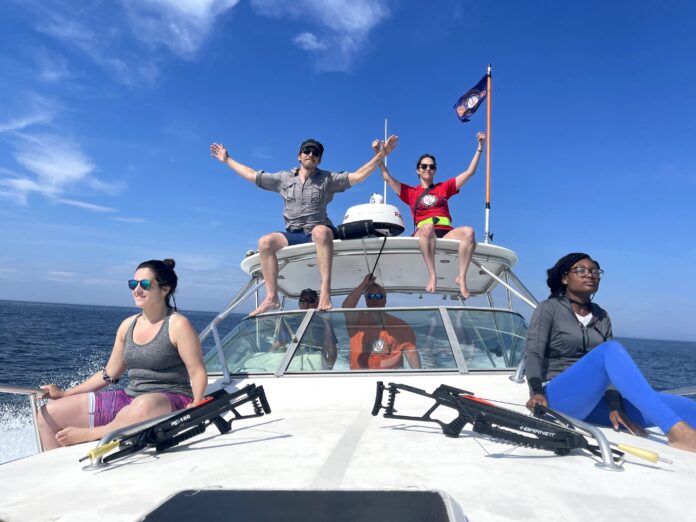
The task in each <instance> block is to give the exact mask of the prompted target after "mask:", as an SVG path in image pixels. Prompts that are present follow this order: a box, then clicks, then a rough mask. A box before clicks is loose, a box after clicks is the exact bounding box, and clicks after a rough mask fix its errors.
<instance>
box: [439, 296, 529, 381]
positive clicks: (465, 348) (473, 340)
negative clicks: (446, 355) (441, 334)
mask: <svg viewBox="0 0 696 522" xmlns="http://www.w3.org/2000/svg"><path fill="white" fill-rule="evenodd" d="M448 313H449V317H450V320H451V322H452V326H453V328H454V333H455V335H456V336H457V340H458V342H459V349H460V350H461V352H462V354H463V355H464V359H465V360H466V364H467V367H468V368H469V369H471V370H475V369H490V368H514V367H515V366H517V364H518V363H519V361H520V359H521V357H522V355H523V353H524V343H525V339H526V333H527V327H526V324H525V322H524V319H523V318H522V316H520V315H518V314H516V313H513V312H506V311H492V310H468V309H466V308H464V309H455V310H448Z"/></svg>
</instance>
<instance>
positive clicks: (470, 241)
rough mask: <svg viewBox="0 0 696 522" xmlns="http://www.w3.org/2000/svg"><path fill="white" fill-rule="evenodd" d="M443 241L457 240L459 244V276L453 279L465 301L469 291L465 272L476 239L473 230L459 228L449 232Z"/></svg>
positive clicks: (467, 268)
mask: <svg viewBox="0 0 696 522" xmlns="http://www.w3.org/2000/svg"><path fill="white" fill-rule="evenodd" d="M443 239H458V240H459V241H460V244H459V275H458V276H457V277H456V278H455V280H454V281H455V283H457V284H458V285H459V292H460V293H461V294H462V297H463V298H464V299H466V298H467V297H469V289H468V288H467V287H466V272H467V270H469V263H471V256H472V255H473V254H474V248H475V247H476V239H475V237H474V229H473V228H471V227H459V228H455V229H454V230H450V231H449V232H448V233H447V234H446V235H445V236H444V238H443Z"/></svg>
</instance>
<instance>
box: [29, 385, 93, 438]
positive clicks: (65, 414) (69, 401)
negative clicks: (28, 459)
mask: <svg viewBox="0 0 696 522" xmlns="http://www.w3.org/2000/svg"><path fill="white" fill-rule="evenodd" d="M88 410H89V394H88V393H79V394H77V395H70V396H68V397H63V398H61V399H56V400H54V401H49V402H48V403H47V404H45V405H44V406H43V407H41V408H39V413H38V415H37V421H38V428H39V437H40V438H41V445H42V446H43V448H44V450H51V449H55V448H57V447H58V446H59V444H58V441H57V440H56V433H57V432H58V431H59V430H61V429H63V428H65V427H67V426H76V427H79V428H89V412H88Z"/></svg>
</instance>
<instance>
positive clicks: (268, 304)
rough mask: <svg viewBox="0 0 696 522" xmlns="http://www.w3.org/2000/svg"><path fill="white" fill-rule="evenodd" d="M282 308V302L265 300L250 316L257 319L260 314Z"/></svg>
mask: <svg viewBox="0 0 696 522" xmlns="http://www.w3.org/2000/svg"><path fill="white" fill-rule="evenodd" d="M278 308H280V301H278V300H277V299H268V298H266V299H264V300H263V301H262V302H261V304H260V305H259V307H258V308H257V309H256V310H254V311H253V312H251V313H250V314H249V317H256V316H257V315H259V314H262V313H264V312H268V311H269V310H277V309H278Z"/></svg>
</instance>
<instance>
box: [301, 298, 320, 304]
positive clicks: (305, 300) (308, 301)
mask: <svg viewBox="0 0 696 522" xmlns="http://www.w3.org/2000/svg"><path fill="white" fill-rule="evenodd" d="M316 302H317V300H316V299H314V298H313V297H300V303H308V304H312V303H316Z"/></svg>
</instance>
